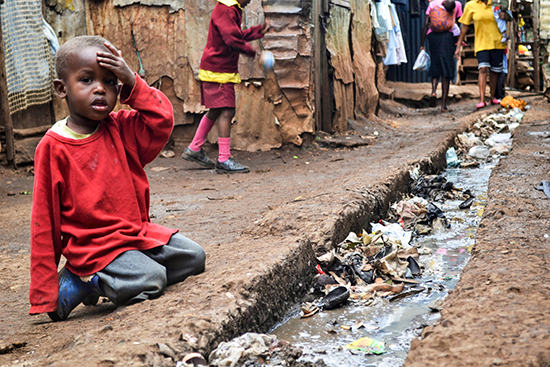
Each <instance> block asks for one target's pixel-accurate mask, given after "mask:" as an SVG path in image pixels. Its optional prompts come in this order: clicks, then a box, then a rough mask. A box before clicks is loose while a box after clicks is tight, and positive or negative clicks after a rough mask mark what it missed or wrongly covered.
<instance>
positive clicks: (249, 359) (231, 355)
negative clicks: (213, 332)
mask: <svg viewBox="0 0 550 367" xmlns="http://www.w3.org/2000/svg"><path fill="white" fill-rule="evenodd" d="M301 355H302V350H301V349H300V348H297V347H294V346H292V345H291V344H290V343H288V342H286V341H284V340H280V339H278V338H277V337H276V336H274V335H266V334H256V333H246V334H244V335H242V336H240V337H237V338H235V339H233V340H231V341H229V342H222V343H220V344H219V345H218V347H217V348H216V349H215V350H214V351H212V353H210V357H209V366H211V367H222V366H223V367H226V366H230V367H240V366H247V367H260V366H266V365H269V366H272V367H275V366H278V367H282V366H294V367H314V366H316V367H326V364H325V363H324V362H323V361H322V360H318V361H316V362H314V363H312V362H298V361H297V359H298V358H300V356H301Z"/></svg>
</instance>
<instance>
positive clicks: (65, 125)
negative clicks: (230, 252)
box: [29, 36, 206, 321]
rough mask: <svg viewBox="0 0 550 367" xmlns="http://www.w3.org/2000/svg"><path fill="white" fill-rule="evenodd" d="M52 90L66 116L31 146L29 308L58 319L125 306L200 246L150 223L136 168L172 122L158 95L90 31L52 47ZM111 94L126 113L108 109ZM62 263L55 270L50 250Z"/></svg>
mask: <svg viewBox="0 0 550 367" xmlns="http://www.w3.org/2000/svg"><path fill="white" fill-rule="evenodd" d="M55 68H56V73H57V77H58V79H56V80H55V81H54V87H55V91H56V92H57V94H58V96H59V97H60V98H63V99H65V100H66V102H67V106H68V108H69V117H67V118H66V119H64V120H61V121H58V122H57V123H56V124H55V125H54V126H53V127H52V128H51V129H50V130H48V132H47V133H46V135H45V136H44V137H43V138H42V140H41V141H40V143H39V144H38V147H37V149H36V156H35V181H34V192H33V206H32V218H31V220H32V221H31V284H30V294H29V298H30V302H31V309H30V314H31V315H34V314H39V313H44V312H47V313H48V314H49V316H50V318H51V319H53V320H55V321H58V320H64V319H66V318H67V317H68V316H69V313H70V312H71V311H72V310H73V309H74V308H75V307H76V306H77V305H78V304H80V303H81V302H83V301H84V303H85V304H95V303H97V300H98V298H99V296H104V297H107V298H109V300H111V301H112V302H113V303H114V304H116V305H126V304H131V303H135V302H139V301H143V300H146V299H150V298H155V297H158V296H160V295H161V294H162V292H163V291H164V289H165V288H166V286H168V285H170V284H173V283H176V282H180V281H183V280H184V279H185V278H187V277H188V276H190V275H195V274H199V273H201V272H203V271H204V268H205V258H206V255H205V252H204V250H203V249H202V247H201V246H199V245H198V244H196V243H195V242H193V241H191V240H189V239H187V238H186V237H184V236H182V235H181V234H178V233H177V232H178V231H177V230H174V229H169V228H166V227H163V226H161V225H158V224H155V223H151V221H150V218H149V183H148V180H147V175H146V173H145V170H144V166H145V165H146V164H148V163H150V162H151V161H153V160H154V159H155V158H156V157H157V155H158V154H159V152H160V151H161V150H162V149H163V147H164V145H165V144H166V142H167V140H168V138H169V137H170V134H171V132H172V129H173V126H174V117H173V111H172V105H171V104H170V102H169V100H168V99H167V98H166V96H165V95H164V94H162V93H161V92H160V91H158V90H157V89H154V88H152V87H150V86H149V85H147V83H146V82H145V81H144V80H143V79H141V78H140V77H138V76H137V75H136V74H135V73H133V72H132V71H131V70H130V68H129V67H128V65H127V64H126V62H125V61H124V59H123V58H122V57H121V55H120V53H119V52H118V51H117V49H116V48H114V47H113V46H112V45H111V44H110V43H108V42H107V41H106V40H105V39H103V38H101V37H97V36H82V37H76V38H74V39H72V40H70V41H68V42H66V43H65V44H64V45H63V46H61V47H60V48H59V50H58V52H57V55H56V60H55ZM119 81H120V82H121V83H122V86H121V90H120V95H121V102H122V103H125V104H128V105H130V107H132V108H133V110H131V111H126V110H121V111H119V112H116V113H112V112H111V111H112V110H113V108H114V107H115V105H116V103H117V98H118V93H119V84H118V82H119ZM61 255H63V256H64V257H65V258H66V259H67V262H66V264H65V267H64V268H63V269H61V271H60V272H59V274H58V273H57V268H58V264H59V261H60V257H61Z"/></svg>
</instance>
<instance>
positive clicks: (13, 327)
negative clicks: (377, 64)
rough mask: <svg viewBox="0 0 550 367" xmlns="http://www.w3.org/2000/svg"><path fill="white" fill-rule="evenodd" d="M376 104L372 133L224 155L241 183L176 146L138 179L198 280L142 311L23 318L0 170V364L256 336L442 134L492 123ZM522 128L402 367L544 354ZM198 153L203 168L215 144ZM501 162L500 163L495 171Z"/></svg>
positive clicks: (444, 138) (538, 167) (539, 122)
mask: <svg viewBox="0 0 550 367" xmlns="http://www.w3.org/2000/svg"><path fill="white" fill-rule="evenodd" d="M527 100H528V101H529V102H530V103H531V104H532V106H533V108H532V109H531V110H530V111H529V112H528V113H527V114H526V116H525V121H526V122H527V123H529V121H532V122H533V123H534V125H533V126H534V127H536V128H537V129H539V130H538V131H540V132H541V133H540V134H539V135H538V137H539V138H541V136H543V135H541V134H543V133H545V132H546V133H547V132H548V125H547V121H548V117H550V116H549V115H550V114H549V108H548V104H547V102H545V101H543V100H542V98H527ZM382 106H383V108H382V110H381V113H380V119H379V120H376V121H367V120H365V119H359V120H358V121H356V123H355V124H353V127H354V128H355V130H356V131H355V132H353V131H351V132H349V134H346V136H323V135H320V136H319V137H318V138H315V137H311V139H308V140H306V142H305V143H304V144H303V146H302V147H299V148H298V147H292V146H289V147H283V148H281V149H279V150H273V151H270V152H258V153H244V152H234V156H235V157H236V159H237V160H239V161H241V162H243V163H245V164H247V165H249V166H250V167H251V172H250V173H249V174H243V175H218V174H216V173H214V172H213V171H211V170H205V169H200V168H197V167H196V166H195V165H193V164H192V163H190V162H187V161H184V160H183V159H181V158H180V157H179V154H180V153H181V149H179V150H178V149H176V150H175V153H176V156H175V157H174V158H162V157H159V158H157V159H156V160H155V161H154V162H153V163H152V164H151V165H149V166H148V167H147V168H146V170H147V173H148V175H149V179H150V184H151V215H152V220H153V221H155V222H157V223H161V224H163V225H166V226H168V227H172V228H179V229H180V231H181V233H182V234H184V235H185V236H187V237H189V238H191V239H193V240H195V241H196V242H198V243H199V244H201V245H202V246H203V247H204V248H205V250H206V253H207V268H206V272H204V273H203V274H200V275H198V276H195V277H192V278H189V279H187V280H186V281H185V282H183V283H181V284H177V285H174V286H172V287H169V288H168V289H167V291H166V292H165V294H164V295H163V296H162V297H160V298H158V299H156V300H151V301H146V302H143V303H140V304H136V305H132V306H128V307H119V308H115V307H114V306H113V305H112V304H111V303H109V302H108V301H106V300H102V301H101V302H100V304H99V305H97V306H93V307H91V306H83V305H80V306H78V307H77V308H76V309H75V310H74V311H73V312H72V313H71V315H70V317H69V319H68V320H67V321H65V322H58V323H53V322H51V321H50V320H49V318H48V317H47V315H38V316H29V315H28V308H29V303H28V284H29V227H30V225H29V220H30V211H31V200H32V195H31V194H32V183H33V176H32V169H31V168H30V167H20V168H19V169H18V170H17V171H13V170H12V169H11V168H10V167H5V166H3V167H0V208H1V210H0V329H1V330H2V331H1V333H0V366H44V365H55V366H75V365H79V366H98V365H99V366H128V365H134V366H141V365H154V366H174V365H175V364H176V361H178V360H181V358H182V356H184V355H185V354H186V353H188V352H190V351H194V350H195V351H199V352H201V353H203V354H205V355H207V353H209V352H210V351H211V350H212V349H213V348H215V346H216V345H217V343H219V342H220V341H222V340H228V339H231V338H233V337H235V336H238V335H240V334H241V333H243V332H246V331H259V332H265V331H266V330H268V328H269V327H270V326H272V325H273V324H274V322H275V321H276V320H277V319H278V318H280V317H281V316H283V315H284V314H285V312H286V311H287V310H288V308H289V307H290V306H291V305H292V304H293V303H294V302H296V300H297V298H296V297H297V296H298V295H299V294H302V293H304V292H305V291H306V290H307V289H309V286H310V282H311V279H312V276H313V274H314V266H315V255H319V254H322V253H323V252H324V251H325V250H326V249H329V248H331V246H332V244H335V243H338V242H340V241H342V240H343V239H344V238H345V237H346V236H347V234H348V233H349V231H352V230H353V231H359V230H361V229H362V228H366V224H367V223H368V222H369V221H370V220H376V219H378V218H379V217H380V216H381V215H383V213H384V212H385V210H386V208H387V206H388V205H389V203H390V202H392V201H393V200H395V199H396V198H397V197H398V194H399V193H400V192H403V191H406V190H407V187H408V183H409V177H408V170H409V169H410V168H411V167H412V166H415V165H419V166H420V168H421V169H422V171H423V172H426V173H434V172H436V171H438V170H441V169H443V168H444V167H445V151H446V149H447V147H448V146H450V145H451V144H452V142H453V139H454V136H456V134H458V133H461V132H462V131H464V130H465V129H466V128H467V127H468V126H469V124H471V123H473V122H474V121H475V119H476V117H477V116H480V115H483V114H486V113H488V112H491V111H495V110H496V107H491V108H487V109H485V110H483V111H475V107H474V106H475V102H474V101H473V100H469V101H468V100H465V101H464V100H463V101H461V102H457V103H455V104H453V105H452V107H453V111H452V112H451V113H446V114H440V113H438V109H437V108H423V109H414V108H409V107H406V106H404V105H400V104H398V103H396V102H393V101H383V102H382ZM534 127H533V128H534ZM521 131H522V134H518V135H519V136H520V139H519V140H521V141H522V142H523V143H524V145H525V146H526V147H527V148H525V151H523V150H522V149H516V148H514V152H513V155H512V156H510V157H509V158H507V159H506V160H503V162H505V163H504V164H503V165H504V166H505V168H502V166H503V165H499V167H498V168H497V169H496V170H495V173H494V175H495V176H498V177H499V180H492V181H491V187H490V190H491V192H492V193H493V194H491V193H490V197H489V200H490V201H489V203H488V205H487V209H486V216H487V218H484V220H483V222H482V227H481V228H480V231H479V232H478V236H482V237H483V243H482V244H479V245H478V244H477V243H476V247H475V252H474V256H473V259H472V261H471V263H470V264H469V265H468V267H467V269H466V270H465V272H464V274H465V275H464V277H463V279H462V280H461V281H460V283H459V287H458V288H457V290H456V291H455V292H453V293H452V295H451V296H450V297H449V298H448V300H447V303H446V304H447V308H446V309H445V310H444V311H443V313H442V321H441V322H440V324H438V325H436V326H435V327H433V328H427V329H426V330H425V331H424V334H423V340H422V341H414V342H413V344H412V350H411V353H410V356H409V359H408V360H407V362H406V365H407V366H421V365H422V366H451V365H453V366H454V365H456V366H459V365H460V366H474V365H475V366H477V365H480V366H481V365H483V366H489V365H491V363H492V364H493V365H507V366H519V365H525V366H527V365H529V364H527V363H528V362H531V361H533V363H534V364H533V365H540V366H543V365H545V366H546V365H549V364H548V360H544V358H548V355H546V356H547V357H544V355H542V354H541V355H542V357H539V356H538V355H537V354H536V353H534V351H541V353H542V351H543V350H546V351H548V350H550V348H549V344H550V343H549V339H548V338H549V337H548V335H550V333H549V330H548V324H550V322H548V321H546V320H544V318H545V317H546V316H547V315H548V311H549V310H548V308H549V307H550V306H549V305H550V303H548V298H549V295H550V292H549V288H548V284H549V283H548V261H547V258H548V255H547V253H548V250H547V249H548V245H549V244H550V243H549V239H548V238H547V237H545V236H544V234H545V233H550V230H548V228H550V226H549V225H548V224H549V221H548V218H549V217H548V212H549V211H548V209H549V204H548V203H549V202H550V201H548V200H547V201H544V195H542V194H541V192H540V191H535V190H533V185H534V184H537V182H536V181H537V180H538V181H539V182H538V183H540V180H541V179H548V175H549V174H550V172H549V171H550V163H549V160H548V155H550V148H548V146H546V147H538V146H532V145H529V144H532V143H533V142H534V139H533V136H531V135H529V131H524V130H521ZM375 132H376V133H377V134H375ZM541 139H542V138H541ZM514 144H516V137H514ZM546 144H550V142H549V141H548V137H547V136H546ZM207 150H208V152H209V154H210V155H211V156H212V157H215V156H216V149H215V147H209V148H208V149H207ZM522 151H523V155H522V156H519V154H518V158H514V157H515V154H516V152H518V153H519V152H522ZM512 158H513V159H512ZM524 160H525V161H529V164H528V165H527V164H525V165H524ZM508 162H514V164H515V166H513V167H508V168H507V167H506V164H507V163H508ZM510 169H511V171H510ZM549 200H550V199H549ZM541 203H542V204H541ZM508 222H512V223H508ZM543 225H546V228H547V230H546V232H544V231H543V229H542V227H541V226H543ZM509 229H512V230H513V231H509ZM497 310H502V311H501V312H500V311H499V312H496V311H497ZM450 320H452V321H450ZM472 323H473V324H472ZM523 324H525V325H527V326H522V325H523ZM544 325H546V326H544ZM481 342H483V343H487V347H486V349H484V348H480V343H481ZM159 350H161V351H162V352H163V353H160V352H159ZM457 356H458V357H457ZM489 356H490V357H489ZM525 356H531V357H530V358H526V357H525ZM481 357H483V358H485V359H480V358H481ZM518 357H519V358H518ZM489 358H490V360H489ZM536 358H539V359H540V358H543V359H542V360H544V361H546V362H547V363H546V364H543V363H539V364H536V363H535V362H536V360H537V359H536ZM481 360H483V363H479V361H481ZM487 361H489V362H490V363H485V362H487ZM511 361H512V364H510V362H511ZM513 361H516V362H518V361H520V362H521V363H517V364H514V363H513ZM451 362H452V363H451Z"/></svg>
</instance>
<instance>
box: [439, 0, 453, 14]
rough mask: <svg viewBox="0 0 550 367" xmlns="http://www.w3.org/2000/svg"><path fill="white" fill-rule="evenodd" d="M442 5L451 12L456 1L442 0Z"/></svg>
mask: <svg viewBox="0 0 550 367" xmlns="http://www.w3.org/2000/svg"><path fill="white" fill-rule="evenodd" d="M442 5H443V7H444V8H445V10H447V13H452V12H454V11H455V8H456V3H455V0H445V1H443V4H442Z"/></svg>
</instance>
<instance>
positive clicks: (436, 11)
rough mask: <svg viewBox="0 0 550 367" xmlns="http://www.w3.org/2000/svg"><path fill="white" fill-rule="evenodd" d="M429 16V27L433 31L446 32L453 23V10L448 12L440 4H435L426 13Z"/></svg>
mask: <svg viewBox="0 0 550 367" xmlns="http://www.w3.org/2000/svg"><path fill="white" fill-rule="evenodd" d="M428 16H429V17H430V28H431V30H432V31H434V32H447V31H448V30H450V29H451V28H453V25H454V22H455V20H454V12H453V13H452V14H450V13H449V12H447V10H445V8H444V7H442V6H436V7H434V8H433V9H432V10H430V13H429V14H428Z"/></svg>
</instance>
